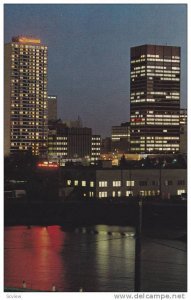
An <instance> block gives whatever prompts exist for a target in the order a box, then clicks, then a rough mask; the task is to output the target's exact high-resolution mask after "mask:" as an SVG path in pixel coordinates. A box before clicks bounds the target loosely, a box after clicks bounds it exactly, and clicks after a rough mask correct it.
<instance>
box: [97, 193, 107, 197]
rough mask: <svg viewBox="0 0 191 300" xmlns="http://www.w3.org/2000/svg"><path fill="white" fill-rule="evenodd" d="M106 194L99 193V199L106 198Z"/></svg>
mask: <svg viewBox="0 0 191 300" xmlns="http://www.w3.org/2000/svg"><path fill="white" fill-rule="evenodd" d="M106 197H107V192H99V198H106Z"/></svg>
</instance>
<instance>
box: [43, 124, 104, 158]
mask: <svg viewBox="0 0 191 300" xmlns="http://www.w3.org/2000/svg"><path fill="white" fill-rule="evenodd" d="M100 148H101V137H100V136H99V135H92V130H91V128H86V127H68V126H67V125H66V124H65V123H62V122H61V121H58V122H49V133H48V156H49V159H52V160H54V161H57V162H59V161H60V162H61V161H67V160H78V159H82V158H86V159H87V160H92V161H96V160H98V159H99V157H100Z"/></svg>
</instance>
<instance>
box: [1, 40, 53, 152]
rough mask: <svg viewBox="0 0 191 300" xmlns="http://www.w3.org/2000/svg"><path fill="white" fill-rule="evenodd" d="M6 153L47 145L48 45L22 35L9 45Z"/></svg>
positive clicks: (6, 57)
mask: <svg viewBox="0 0 191 300" xmlns="http://www.w3.org/2000/svg"><path fill="white" fill-rule="evenodd" d="M4 62H5V65H4V128H5V131H4V153H5V155H10V154H14V153H17V152H21V151H22V152H23V151H32V154H33V155H41V154H44V153H45V151H46V147H47V132H48V131H47V130H48V126H47V125H48V124H47V113H48V111H47V46H45V45H43V44H42V43H41V41H40V40H39V39H34V38H28V37H23V36H18V37H14V38H12V42H11V43H8V44H6V45H5V59H4Z"/></svg>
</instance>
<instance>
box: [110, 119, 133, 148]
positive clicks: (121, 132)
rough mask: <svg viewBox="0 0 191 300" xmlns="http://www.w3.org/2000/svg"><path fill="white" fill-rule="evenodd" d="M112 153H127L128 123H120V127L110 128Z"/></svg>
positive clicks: (128, 141) (128, 139)
mask: <svg viewBox="0 0 191 300" xmlns="http://www.w3.org/2000/svg"><path fill="white" fill-rule="evenodd" d="M111 142H112V151H113V152H115V153H118V152H119V153H127V152H129V145H130V123H129V122H126V123H122V124H121V125H120V126H112V133H111Z"/></svg>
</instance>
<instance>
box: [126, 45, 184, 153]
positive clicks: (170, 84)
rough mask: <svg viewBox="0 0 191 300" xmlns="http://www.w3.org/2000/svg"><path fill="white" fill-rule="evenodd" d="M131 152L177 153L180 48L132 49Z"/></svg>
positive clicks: (178, 141) (151, 46)
mask: <svg viewBox="0 0 191 300" xmlns="http://www.w3.org/2000/svg"><path fill="white" fill-rule="evenodd" d="M130 89H131V100H130V114H131V152H133V153H177V152H179V147H180V145H179V143H180V124H179V111H180V47H172V46H158V45H142V46H138V47H133V48H131V87H130Z"/></svg>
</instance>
